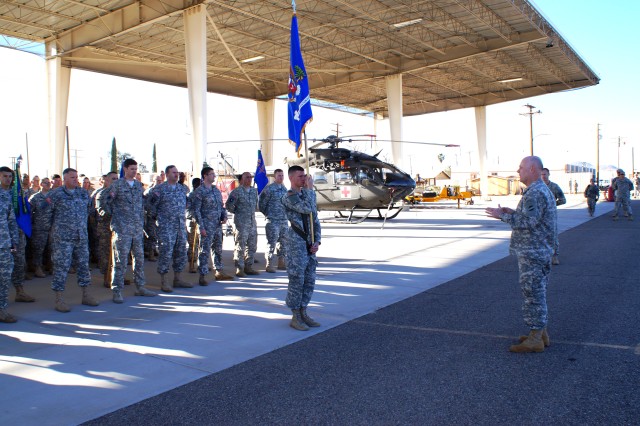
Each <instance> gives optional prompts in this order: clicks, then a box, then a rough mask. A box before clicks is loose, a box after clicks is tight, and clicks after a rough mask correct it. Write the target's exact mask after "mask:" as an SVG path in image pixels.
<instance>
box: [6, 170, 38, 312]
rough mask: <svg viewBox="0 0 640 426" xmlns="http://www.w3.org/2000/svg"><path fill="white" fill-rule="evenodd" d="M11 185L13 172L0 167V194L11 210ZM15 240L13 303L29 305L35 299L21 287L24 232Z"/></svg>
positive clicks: (23, 265)
mask: <svg viewBox="0 0 640 426" xmlns="http://www.w3.org/2000/svg"><path fill="white" fill-rule="evenodd" d="M18 178H19V176H18V177H16V179H18ZM12 183H13V170H11V169H10V168H9V167H6V166H5V167H0V192H1V193H3V195H4V196H6V197H8V198H9V202H10V204H11V208H13V206H14V204H13V192H12V190H11V188H12V186H13V185H12ZM18 196H21V195H20V194H18ZM15 214H16V213H15V211H14V213H13V215H14V221H15ZM16 226H17V224H16ZM16 238H17V241H18V243H17V244H16V246H15V249H14V250H13V251H11V254H12V255H13V262H12V264H13V266H12V267H13V269H12V272H11V282H12V283H13V286H14V288H15V289H16V298H15V301H16V302H25V303H30V302H34V301H35V300H36V299H34V298H33V297H32V296H30V295H29V294H27V292H25V291H24V286H23V282H24V269H25V258H24V250H25V245H26V243H27V239H26V237H25V235H24V232H22V230H21V229H20V228H18V234H17V237H16Z"/></svg>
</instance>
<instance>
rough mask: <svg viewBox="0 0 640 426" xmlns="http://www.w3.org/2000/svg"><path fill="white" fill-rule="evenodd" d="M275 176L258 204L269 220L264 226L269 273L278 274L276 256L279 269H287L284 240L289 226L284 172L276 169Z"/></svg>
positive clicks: (261, 195)
mask: <svg viewBox="0 0 640 426" xmlns="http://www.w3.org/2000/svg"><path fill="white" fill-rule="evenodd" d="M273 176H274V178H275V181H274V182H273V183H270V184H269V185H267V186H266V187H265V188H264V189H263V190H262V192H261V193H260V200H259V202H258V207H259V209H260V211H261V212H262V214H264V215H265V217H266V218H267V223H266V224H265V226H264V230H265V234H266V235H267V251H266V252H265V256H264V257H265V259H266V261H267V272H276V266H275V265H274V262H273V256H274V254H275V255H276V256H277V258H278V264H277V266H278V269H287V268H286V267H285V262H284V256H285V245H284V239H285V235H286V232H287V228H289V225H288V224H287V214H286V213H285V211H284V205H283V204H282V196H283V195H285V194H286V193H287V188H286V187H285V186H284V185H283V184H282V182H283V181H284V172H283V171H282V170H281V169H276V170H275V171H274V172H273Z"/></svg>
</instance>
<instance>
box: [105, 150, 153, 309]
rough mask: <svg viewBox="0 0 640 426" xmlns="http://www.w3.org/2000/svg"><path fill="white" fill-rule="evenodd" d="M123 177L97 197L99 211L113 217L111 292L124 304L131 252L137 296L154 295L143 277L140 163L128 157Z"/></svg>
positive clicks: (124, 165)
mask: <svg viewBox="0 0 640 426" xmlns="http://www.w3.org/2000/svg"><path fill="white" fill-rule="evenodd" d="M122 165H123V168H124V177H122V178H120V179H118V180H117V181H115V182H113V183H112V184H111V185H110V186H109V187H108V188H105V189H104V190H103V192H102V193H101V194H100V197H99V198H98V205H97V208H98V212H99V213H100V214H105V213H106V214H110V215H111V231H112V232H113V234H112V239H111V245H112V250H113V276H112V278H111V290H112V291H113V302H114V303H122V302H123V301H124V300H123V298H122V289H123V287H124V274H125V272H126V271H127V263H128V261H129V253H132V254H133V276H134V283H135V285H136V292H135V295H136V296H148V297H150V296H155V295H156V293H155V292H153V291H150V290H147V289H146V288H145V278H144V249H143V238H144V236H143V227H144V202H143V200H142V193H143V192H144V189H143V188H142V184H141V183H140V182H139V181H138V180H136V173H137V172H138V163H137V162H136V160H134V159H132V158H127V159H126V160H124V162H123V163H122Z"/></svg>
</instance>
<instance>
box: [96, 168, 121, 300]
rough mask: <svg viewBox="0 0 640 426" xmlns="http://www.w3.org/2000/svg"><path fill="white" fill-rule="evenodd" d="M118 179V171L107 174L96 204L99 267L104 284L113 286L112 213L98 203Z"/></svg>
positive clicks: (98, 192) (97, 192) (109, 286)
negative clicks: (100, 208) (99, 208)
mask: <svg viewBox="0 0 640 426" xmlns="http://www.w3.org/2000/svg"><path fill="white" fill-rule="evenodd" d="M117 180H118V174H117V173H116V172H109V173H107V174H106V175H105V177H104V180H103V182H102V188H99V189H97V190H96V192H95V194H94V197H95V200H96V201H95V206H96V212H97V220H96V231H97V235H98V268H99V269H100V273H101V274H102V277H103V283H102V285H103V286H105V287H107V288H111V281H112V277H111V275H112V272H113V268H112V266H113V265H112V253H111V238H112V234H111V213H110V212H108V211H107V210H106V209H105V210H102V211H98V205H100V203H101V198H102V197H103V196H105V191H106V190H107V188H109V187H110V186H111V185H112V184H113V183H114V182H116V181H117Z"/></svg>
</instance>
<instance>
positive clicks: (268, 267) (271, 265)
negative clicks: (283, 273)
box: [266, 259, 276, 274]
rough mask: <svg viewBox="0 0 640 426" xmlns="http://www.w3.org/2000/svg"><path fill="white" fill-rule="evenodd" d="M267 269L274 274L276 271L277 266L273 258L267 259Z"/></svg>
mask: <svg viewBox="0 0 640 426" xmlns="http://www.w3.org/2000/svg"><path fill="white" fill-rule="evenodd" d="M266 271H267V272H269V273H272V274H273V273H275V272H276V267H275V266H273V263H271V259H269V260H267V267H266Z"/></svg>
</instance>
